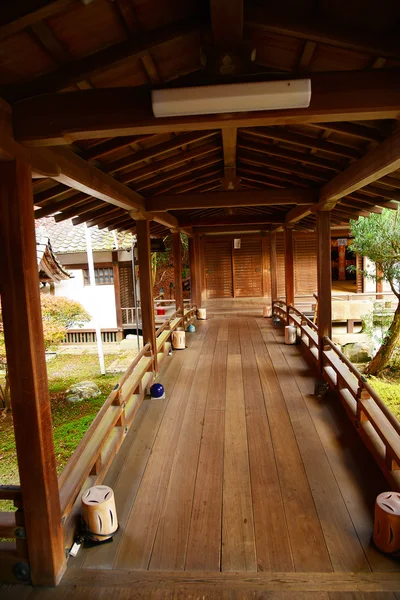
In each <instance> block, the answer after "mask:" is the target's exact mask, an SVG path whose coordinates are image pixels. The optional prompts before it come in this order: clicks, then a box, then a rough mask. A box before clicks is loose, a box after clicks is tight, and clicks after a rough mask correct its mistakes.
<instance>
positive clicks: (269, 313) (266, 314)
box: [263, 304, 272, 318]
mask: <svg viewBox="0 0 400 600" xmlns="http://www.w3.org/2000/svg"><path fill="white" fill-rule="evenodd" d="M263 317H268V318H269V317H272V306H269V305H268V304H267V306H264V307H263Z"/></svg>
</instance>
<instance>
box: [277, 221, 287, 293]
mask: <svg viewBox="0 0 400 600" xmlns="http://www.w3.org/2000/svg"><path fill="white" fill-rule="evenodd" d="M276 278H277V288H278V298H285V294H286V286H285V241H284V237H283V233H278V234H277V236H276Z"/></svg>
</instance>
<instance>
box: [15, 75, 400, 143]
mask: <svg viewBox="0 0 400 600" xmlns="http://www.w3.org/2000/svg"><path fill="white" fill-rule="evenodd" d="M51 76H53V75H52V74H51ZM311 87H312V90H313V91H312V98H311V103H310V106H309V107H308V108H299V109H290V110H276V111H260V112H254V113H237V114H227V115H197V116H185V117H168V118H155V117H154V116H153V114H152V109H151V98H150V91H148V90H141V89H140V88H113V89H106V88H105V89H93V90H81V91H77V92H70V93H68V94H49V95H46V96H37V97H32V98H29V99H27V100H24V101H22V102H18V103H17V104H15V105H14V130H15V135H16V139H17V140H18V141H22V142H24V143H26V144H30V145H48V146H49V145H50V146H53V145H55V144H66V143H71V142H72V141H73V140H79V139H93V138H107V137H117V136H124V135H126V136H128V135H138V134H142V133H162V132H171V131H175V132H179V131H195V130H197V131H199V130H210V129H225V128H227V127H250V128H251V127H260V126H271V125H289V124H291V123H316V122H320V123H329V122H337V121H339V122H340V121H362V120H376V119H397V118H398V117H399V115H400V77H399V71H398V70H397V69H388V70H375V71H341V72H333V73H315V74H312V75H311ZM115 106H118V110H117V111H116V110H114V107H115ZM93 107H96V110H95V111H94V110H93ZM32 115H35V118H34V119H32Z"/></svg>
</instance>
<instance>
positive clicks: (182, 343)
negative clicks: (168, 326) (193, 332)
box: [172, 328, 186, 350]
mask: <svg viewBox="0 0 400 600" xmlns="http://www.w3.org/2000/svg"><path fill="white" fill-rule="evenodd" d="M172 347H173V349H174V350H184V349H185V348H186V337H185V330H184V329H182V328H178V329H175V331H173V332H172Z"/></svg>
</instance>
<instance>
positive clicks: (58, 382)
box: [0, 354, 121, 510]
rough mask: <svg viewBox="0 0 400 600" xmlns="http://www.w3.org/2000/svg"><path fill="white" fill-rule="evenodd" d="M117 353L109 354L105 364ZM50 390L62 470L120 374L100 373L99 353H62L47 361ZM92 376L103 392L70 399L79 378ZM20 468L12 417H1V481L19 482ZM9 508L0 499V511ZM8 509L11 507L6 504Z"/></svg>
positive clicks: (58, 460) (59, 461)
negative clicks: (67, 394) (69, 392)
mask: <svg viewBox="0 0 400 600" xmlns="http://www.w3.org/2000/svg"><path fill="white" fill-rule="evenodd" d="M116 358H117V355H115V354H113V355H106V356H105V363H106V367H107V366H108V365H110V364H111V363H112V362H113V361H114V360H115V359H116ZM47 371H48V377H49V390H50V398H51V408H52V416H53V431H54V446H55V454H56V461H57V471H58V472H60V471H61V470H62V468H63V466H64V465H65V463H66V462H67V460H68V458H69V457H70V456H71V454H72V452H73V451H74V449H75V448H76V446H77V444H78V443H79V441H80V440H81V438H82V436H83V435H84V433H85V431H86V430H87V428H88V427H89V425H90V423H91V422H92V420H93V419H94V417H95V416H96V414H97V412H98V410H99V408H100V407H101V405H102V404H103V402H104V400H105V399H106V398H107V396H108V395H109V393H110V391H111V390H112V388H113V386H114V385H115V383H116V382H117V381H118V379H119V378H120V377H121V373H120V374H118V375H101V374H100V372H99V361H98V358H97V356H96V355H92V354H81V355H66V354H64V355H60V356H57V358H56V359H54V360H52V361H50V362H48V363H47ZM87 379H90V380H91V381H94V382H95V383H96V384H97V385H98V386H99V388H100V390H101V392H102V394H101V396H99V397H98V398H94V399H93V400H83V401H82V402H76V403H72V402H67V401H66V400H65V391H66V390H67V389H68V388H69V386H70V385H72V384H73V383H76V382H78V381H83V380H87ZM18 482H19V478H18V468H17V460H16V454H15V440H14V431H13V426H12V416H11V415H10V414H9V415H7V417H6V418H5V419H1V420H0V483H2V484H3V485H6V484H17V483H18ZM5 508H6V503H4V502H0V510H4V509H5ZM7 508H8V509H9V506H7Z"/></svg>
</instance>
